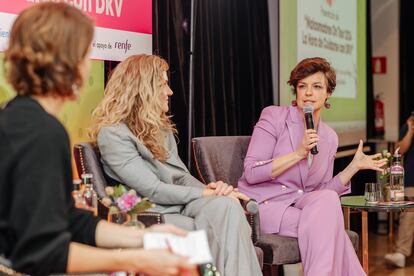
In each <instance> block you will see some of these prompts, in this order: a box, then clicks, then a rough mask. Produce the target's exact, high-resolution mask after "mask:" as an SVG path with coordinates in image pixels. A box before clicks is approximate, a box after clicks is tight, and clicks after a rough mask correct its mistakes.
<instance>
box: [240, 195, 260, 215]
mask: <svg viewBox="0 0 414 276" xmlns="http://www.w3.org/2000/svg"><path fill="white" fill-rule="evenodd" d="M240 204H241V206H242V207H243V209H244V210H246V212H247V213H249V214H251V215H256V214H257V212H259V204H257V201H256V200H254V199H252V198H251V199H249V200H243V199H240Z"/></svg>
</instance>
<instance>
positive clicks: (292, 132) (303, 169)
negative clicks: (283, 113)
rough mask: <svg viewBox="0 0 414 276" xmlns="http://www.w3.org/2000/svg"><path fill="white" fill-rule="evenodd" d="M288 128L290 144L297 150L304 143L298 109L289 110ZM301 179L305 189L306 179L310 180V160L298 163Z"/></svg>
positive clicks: (301, 121)
mask: <svg viewBox="0 0 414 276" xmlns="http://www.w3.org/2000/svg"><path fill="white" fill-rule="evenodd" d="M286 124H287V128H288V131H289V137H290V142H291V145H292V149H293V150H296V149H297V148H298V146H299V144H300V143H301V141H302V138H303V134H304V130H305V128H304V123H303V118H302V116H301V113H300V112H299V110H298V109H297V108H296V107H293V106H291V107H290V108H289V116H288V118H287V120H286ZM298 166H299V171H300V178H301V180H302V187H305V183H306V179H307V178H308V171H309V168H308V160H307V159H306V158H305V159H303V160H301V161H299V163H298Z"/></svg>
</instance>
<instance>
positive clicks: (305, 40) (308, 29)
mask: <svg viewBox="0 0 414 276" xmlns="http://www.w3.org/2000/svg"><path fill="white" fill-rule="evenodd" d="M356 1H357V0H313V1H309V0H297V20H298V21H297V24H298V25H297V41H298V48H297V51H298V52H297V56H298V60H302V59H303V58H307V57H315V56H319V57H323V58H326V59H327V60H328V61H330V62H331V64H332V65H333V67H334V68H335V70H336V74H337V76H336V82H337V87H336V90H335V93H334V94H333V96H334V97H339V98H355V97H356V92H357V28H356V26H357V8H356V4H357V3H356Z"/></svg>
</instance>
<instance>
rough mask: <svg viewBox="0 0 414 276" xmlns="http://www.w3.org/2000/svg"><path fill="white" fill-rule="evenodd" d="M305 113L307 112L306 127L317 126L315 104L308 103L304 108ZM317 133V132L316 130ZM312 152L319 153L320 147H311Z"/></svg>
mask: <svg viewBox="0 0 414 276" xmlns="http://www.w3.org/2000/svg"><path fill="white" fill-rule="evenodd" d="M303 113H305V123H306V129H313V130H314V129H315V126H314V124H313V106H311V105H306V106H305V107H304V108H303ZM315 133H316V132H315ZM311 153H312V154H313V155H316V154H318V148H317V146H316V143H315V145H314V146H313V147H312V148H311Z"/></svg>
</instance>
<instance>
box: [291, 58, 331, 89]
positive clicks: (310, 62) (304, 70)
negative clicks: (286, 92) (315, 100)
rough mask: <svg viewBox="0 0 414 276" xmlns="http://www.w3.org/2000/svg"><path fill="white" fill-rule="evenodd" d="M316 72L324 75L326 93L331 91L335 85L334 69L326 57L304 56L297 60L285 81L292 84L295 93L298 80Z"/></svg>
mask: <svg viewBox="0 0 414 276" xmlns="http://www.w3.org/2000/svg"><path fill="white" fill-rule="evenodd" d="M318 72H322V73H323V74H324V75H325V78H326V82H327V83H326V84H327V90H328V93H333V92H334V90H335V87H336V73H335V69H334V68H333V67H332V66H331V64H330V63H329V62H328V61H327V60H326V59H324V58H321V57H312V58H305V59H303V60H302V61H301V62H299V63H298V64H297V65H296V66H295V68H293V70H292V72H290V78H289V80H288V81H287V83H288V84H289V85H290V86H292V90H293V93H294V94H296V87H297V85H298V82H299V81H300V80H303V79H304V78H307V77H309V76H310V75H313V74H315V73H318Z"/></svg>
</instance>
